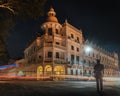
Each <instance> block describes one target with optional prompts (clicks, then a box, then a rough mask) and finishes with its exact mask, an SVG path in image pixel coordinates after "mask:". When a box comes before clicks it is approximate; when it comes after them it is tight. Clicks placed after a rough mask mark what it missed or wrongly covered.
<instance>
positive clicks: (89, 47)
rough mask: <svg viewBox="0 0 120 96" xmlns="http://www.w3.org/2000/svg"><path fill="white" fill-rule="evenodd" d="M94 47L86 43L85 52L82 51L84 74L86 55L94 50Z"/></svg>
mask: <svg viewBox="0 0 120 96" xmlns="http://www.w3.org/2000/svg"><path fill="white" fill-rule="evenodd" d="M92 50H93V49H92V47H91V46H90V45H84V47H83V53H82V76H84V64H85V62H84V60H85V55H86V54H88V53H89V52H92Z"/></svg>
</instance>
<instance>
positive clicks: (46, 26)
mask: <svg viewBox="0 0 120 96" xmlns="http://www.w3.org/2000/svg"><path fill="white" fill-rule="evenodd" d="M41 28H42V29H43V30H44V32H45V35H51V36H52V35H54V34H55V32H57V33H59V32H60V30H61V28H62V26H61V24H59V22H58V19H57V18H56V12H55V11H54V9H53V8H52V7H51V8H50V10H49V11H48V13H47V19H46V21H45V23H43V24H42V26H41Z"/></svg>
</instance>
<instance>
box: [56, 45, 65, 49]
mask: <svg viewBox="0 0 120 96" xmlns="http://www.w3.org/2000/svg"><path fill="white" fill-rule="evenodd" d="M55 47H56V48H60V49H63V50H65V49H66V47H65V46H61V45H55Z"/></svg>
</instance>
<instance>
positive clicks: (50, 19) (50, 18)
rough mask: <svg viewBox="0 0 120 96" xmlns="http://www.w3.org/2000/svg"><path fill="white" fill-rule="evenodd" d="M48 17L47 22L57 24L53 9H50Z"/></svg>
mask: <svg viewBox="0 0 120 96" xmlns="http://www.w3.org/2000/svg"><path fill="white" fill-rule="evenodd" d="M47 15H48V17H47V20H46V21H47V22H56V23H58V20H57V18H56V17H55V15H56V13H55V11H54V9H53V8H50V11H49V12H48V13H47Z"/></svg>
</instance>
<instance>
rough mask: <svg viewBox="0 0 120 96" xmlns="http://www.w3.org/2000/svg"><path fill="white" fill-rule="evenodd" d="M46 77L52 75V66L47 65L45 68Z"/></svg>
mask: <svg viewBox="0 0 120 96" xmlns="http://www.w3.org/2000/svg"><path fill="white" fill-rule="evenodd" d="M44 75H47V76H50V75H52V66H51V65H46V66H45V69H44Z"/></svg>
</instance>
